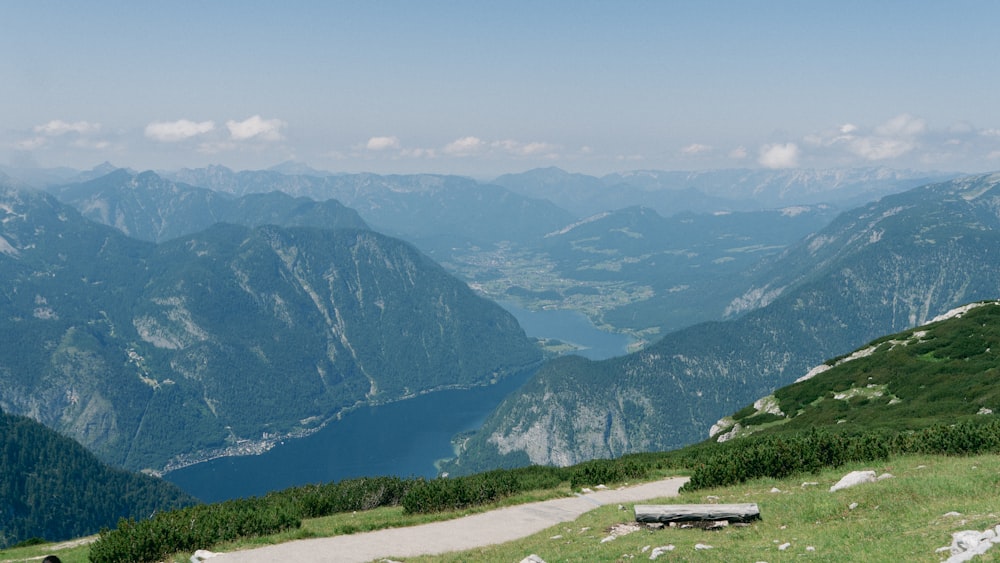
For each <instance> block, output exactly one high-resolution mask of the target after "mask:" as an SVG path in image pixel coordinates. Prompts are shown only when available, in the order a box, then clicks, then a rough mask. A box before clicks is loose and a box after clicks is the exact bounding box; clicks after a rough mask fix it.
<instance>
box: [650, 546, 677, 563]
mask: <svg viewBox="0 0 1000 563" xmlns="http://www.w3.org/2000/svg"><path fill="white" fill-rule="evenodd" d="M674 549H676V548H675V547H674V544H669V545H661V546H660V547H656V548H653V551H652V553H650V554H649V559H650V561H652V560H653V559H656V558H657V557H659V556H661V555H664V554H666V553H669V552H671V551H673V550H674Z"/></svg>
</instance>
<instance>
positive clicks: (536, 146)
mask: <svg viewBox="0 0 1000 563" xmlns="http://www.w3.org/2000/svg"><path fill="white" fill-rule="evenodd" d="M490 148H493V149H499V150H501V151H503V152H506V153H507V154H512V155H515V156H553V153H554V152H555V150H556V146H555V145H552V144H549V143H541V142H537V141H535V142H531V143H522V142H520V141H514V140H510V139H508V140H505V141H493V142H492V143H490Z"/></svg>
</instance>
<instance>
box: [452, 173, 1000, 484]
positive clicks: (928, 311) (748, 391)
mask: <svg viewBox="0 0 1000 563" xmlns="http://www.w3.org/2000/svg"><path fill="white" fill-rule="evenodd" d="M998 185H1000V175H994V176H980V177H974V178H965V179H961V180H956V181H954V182H948V183H944V184H937V185H931V186H927V187H922V188H918V189H915V190H912V191H910V192H906V193H904V194H900V195H897V196H891V197H887V198H884V199H883V200H881V201H879V202H877V203H873V204H870V205H867V206H865V207H863V208H860V209H858V210H855V211H852V212H848V213H845V214H844V215H842V216H841V217H840V218H839V219H838V220H836V221H834V223H833V224H831V225H830V226H829V227H828V228H827V229H824V230H823V231H821V232H819V233H817V234H816V235H814V236H812V237H810V238H809V239H807V240H805V241H804V242H803V243H802V244H801V245H799V246H798V247H796V248H793V249H791V250H790V251H789V252H787V253H786V254H785V256H784V257H782V258H781V259H779V260H778V261H776V262H775V263H773V264H771V265H770V266H769V267H768V268H767V269H764V270H762V271H761V272H759V273H758V276H759V278H758V279H761V280H770V281H767V282H764V283H762V284H761V287H764V288H771V290H773V291H774V294H775V295H774V297H773V299H771V300H770V303H769V304H768V305H767V306H766V307H763V308H761V309H757V310H754V311H751V312H748V313H745V314H744V315H743V316H741V317H739V318H737V319H735V320H732V321H726V322H720V323H706V324H702V325H697V326H694V327H691V328H688V329H684V330H681V331H678V332H675V333H671V334H668V335H667V336H666V337H664V338H663V339H662V340H660V341H659V342H657V343H656V344H654V345H652V346H650V347H649V348H647V349H645V350H643V351H641V352H637V353H635V354H631V355H629V356H625V357H622V358H615V359H611V360H606V361H603V362H589V361H586V360H578V359H573V360H563V361H559V362H551V363H550V364H547V365H546V366H545V367H544V368H543V369H542V370H540V371H539V373H538V374H537V375H536V376H535V378H534V379H533V380H532V381H531V382H529V383H528V384H527V385H526V386H525V387H524V388H523V389H522V391H521V392H520V393H518V394H516V395H515V396H511V397H509V398H508V399H507V401H505V402H504V404H502V405H501V406H500V407H498V409H497V410H496V411H495V412H494V413H493V415H491V417H490V418H489V419H488V420H487V421H486V423H485V424H484V426H483V429H482V430H481V431H480V432H479V433H478V434H477V435H476V436H474V437H473V438H471V439H470V440H468V441H467V443H466V451H465V453H464V454H463V455H462V456H461V457H460V458H459V462H458V465H457V466H456V467H455V468H453V469H457V470H463V469H464V468H466V467H468V468H478V467H481V466H482V464H483V463H484V460H488V461H489V462H497V461H499V462H501V463H515V462H524V461H525V460H527V459H530V460H531V461H532V462H535V463H557V464H567V463H575V462H578V461H581V460H584V459H587V458H589V457H607V456H613V455H619V454H621V453H624V452H632V451H643V450H651V449H670V448H675V447H678V446H681V445H685V444H688V443H691V442H694V441H697V440H700V439H703V438H704V436H705V435H706V433H707V431H708V430H709V428H710V426H711V425H712V423H713V422H715V421H716V420H718V419H719V418H721V417H722V416H725V415H727V414H730V413H732V412H734V411H735V410H737V409H739V408H740V407H742V406H744V405H746V404H748V403H749V402H752V401H753V400H754V399H756V398H758V397H761V396H764V395H767V394H769V393H770V392H771V391H772V390H773V389H775V388H777V387H780V386H782V385H786V384H788V383H790V382H792V381H794V380H795V379H796V378H798V377H799V376H801V375H803V374H805V373H806V371H807V370H808V369H809V368H810V367H811V366H813V365H816V364H817V363H819V362H821V361H823V360H825V359H826V358H829V357H833V356H836V355H839V354H842V353H845V352H847V351H849V350H851V349H852V348H854V347H857V346H859V345H861V344H863V343H865V342H868V341H869V340H871V339H873V338H875V337H877V336H879V335H882V334H886V333H891V332H895V331H900V330H903V329H906V328H909V327H912V326H915V325H918V324H921V323H925V322H927V321H929V320H931V319H932V318H933V317H934V316H936V315H938V314H940V313H942V312H944V311H947V310H949V309H951V308H953V307H956V306H958V305H961V304H963V303H966V302H969V301H974V300H980V299H992V298H996V296H997V295H1000V268H998V265H1000V213H998V211H1000V187H998ZM634 397H637V398H641V399H642V400H641V401H639V400H635V399H632V400H630V398H634ZM580 409H585V412H588V413H597V414H596V416H585V417H580V418H579V419H578V418H576V417H573V416H568V415H565V416H564V415H563V414H561V413H575V412H578V411H579V410H580ZM601 417H604V420H605V421H606V423H605V424H604V426H603V428H597V427H596V426H595V425H594V424H593V420H594V419H600V418H601ZM618 428H621V429H623V431H622V432H621V433H620V434H619V433H616V429H618ZM605 436H607V437H608V438H607V439H605V438H604V437H605ZM617 436H622V438H621V439H620V440H619V439H618V438H617ZM595 444H596V445H598V447H595Z"/></svg>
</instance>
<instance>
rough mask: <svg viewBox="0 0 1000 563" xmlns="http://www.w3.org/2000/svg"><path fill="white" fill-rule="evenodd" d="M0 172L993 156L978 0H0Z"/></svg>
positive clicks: (998, 145)
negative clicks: (7, 168) (26, 168)
mask: <svg viewBox="0 0 1000 563" xmlns="http://www.w3.org/2000/svg"><path fill="white" fill-rule="evenodd" d="M0 14H2V16H0V52H2V53H3V55H2V56H0V108H2V109H0V164H3V165H12V164H13V165H26V164H32V163H34V164H37V165H41V166H46V167H51V166H63V165H65V166H72V167H78V168H90V167H92V166H94V165H96V164H98V163H100V162H102V161H104V160H109V161H111V162H112V163H114V164H116V165H119V166H129V167H132V168H137V169H148V168H156V169H165V168H178V167H197V166H203V165H206V164H209V163H218V164H224V165H227V166H230V167H233V168H237V169H243V168H254V169H256V168H266V167H269V166H271V165H274V164H277V163H279V162H282V161H285V160H288V159H295V160H298V161H302V162H305V163H308V164H310V165H312V166H314V167H317V168H324V169H328V170H334V171H347V172H355V171H373V172H380V173H389V172H425V171H426V172H447V173H459V174H469V175H474V176H480V177H487V176H491V175H495V174H499V173H503V172H509V171H521V170H526V169H528V168H533V167H537V166H552V165H555V166H560V167H563V168H566V169H568V170H571V171H579V172H586V173H607V172H611V171H616V170H629V169H640V168H643V169H648V168H658V169H705V168H731V167H754V168H756V167H803V168H815V167H840V166H851V167H856V166H890V167H897V168H921V169H937V170H958V171H966V172H979V171H986V170H994V169H1000V105H998V99H1000V32H998V27H1000V2H992V1H982V2H962V1H948V2H944V1H941V2H920V1H900V2H889V1H877V2H876V1H872V0H866V1H862V2H854V1H845V0H837V1H830V2H809V1H805V0H793V1H777V0H774V1H753V0H742V1H730V2H713V1H690V2H687V1H667V0H662V1H657V2H610V1H608V2H585V1H580V0H573V1H543V0H538V1H534V2H505V1H499V0H497V1H489V2H485V1H484V2H475V1H463V2H443V1H442V2H434V1H416V0H412V1H399V2H378V1H362V0H358V1H353V2H332V1H329V2H277V1H275V2H247V1H239V2H183V1H171V2H135V1H128V2H110V1H108V2H102V1H94V2H43V1H23V2H15V1H12V0H0Z"/></svg>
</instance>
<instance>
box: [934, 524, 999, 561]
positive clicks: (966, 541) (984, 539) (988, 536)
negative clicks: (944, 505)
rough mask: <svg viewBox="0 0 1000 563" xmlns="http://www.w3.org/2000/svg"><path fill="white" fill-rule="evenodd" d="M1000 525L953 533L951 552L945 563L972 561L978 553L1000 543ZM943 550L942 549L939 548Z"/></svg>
mask: <svg viewBox="0 0 1000 563" xmlns="http://www.w3.org/2000/svg"><path fill="white" fill-rule="evenodd" d="M998 532H1000V526H997V527H996V528H991V529H987V530H986V531H983V532H980V531H977V530H963V531H961V532H955V533H953V534H952V535H951V546H949V547H948V551H949V552H950V553H951V557H949V558H948V559H947V560H946V561H945V563H960V562H962V561H970V560H971V559H973V558H974V557H975V556H977V555H982V554H984V553H986V552H987V551H988V550H989V549H990V548H991V547H993V545H994V544H996V543H1000V537H998V535H997V534H998ZM938 551H941V550H938Z"/></svg>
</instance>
